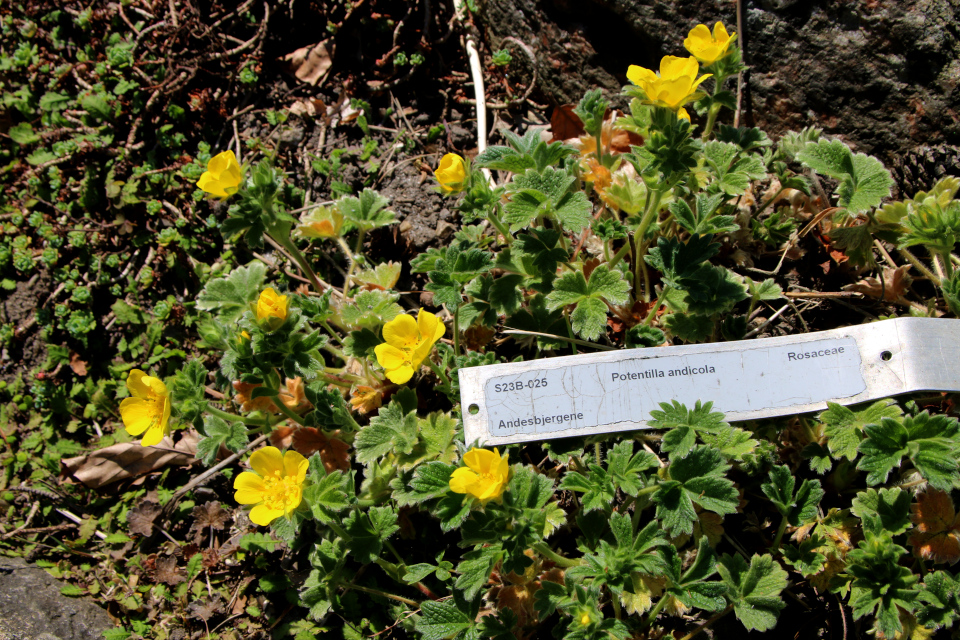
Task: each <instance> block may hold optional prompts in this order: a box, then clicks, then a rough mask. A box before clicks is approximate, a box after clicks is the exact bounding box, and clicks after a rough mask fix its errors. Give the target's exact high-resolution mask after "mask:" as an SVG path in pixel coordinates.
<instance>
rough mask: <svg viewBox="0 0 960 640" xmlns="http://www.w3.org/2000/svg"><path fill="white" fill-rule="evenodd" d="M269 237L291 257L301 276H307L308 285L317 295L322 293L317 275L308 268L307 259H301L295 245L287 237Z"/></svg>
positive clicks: (321, 286) (300, 254)
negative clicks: (301, 273)
mask: <svg viewBox="0 0 960 640" xmlns="http://www.w3.org/2000/svg"><path fill="white" fill-rule="evenodd" d="M270 237H271V238H273V240H274V241H275V242H276V243H277V244H279V245H280V246H281V247H283V248H284V249H286V250H287V253H289V254H290V255H291V256H293V259H294V261H295V262H296V263H297V266H298V267H300V270H301V271H303V275H305V276H307V279H308V280H310V284H312V285H313V288H314V289H316V290H317V293H323V291H324V287H323V285H322V284H320V281H319V280H317V274H315V273H314V272H313V269H311V268H310V263H308V262H307V259H306V258H304V257H303V254H302V253H300V250H299V249H297V245H295V244H294V243H293V241H292V240H291V239H290V237H289V235H288V236H286V237H283V236H281V237H275V236H274V235H273V234H270Z"/></svg>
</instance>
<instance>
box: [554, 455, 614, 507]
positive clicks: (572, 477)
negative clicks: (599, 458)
mask: <svg viewBox="0 0 960 640" xmlns="http://www.w3.org/2000/svg"><path fill="white" fill-rule="evenodd" d="M589 470H590V473H589V475H583V474H582V473H580V472H579V471H570V472H568V473H567V474H566V475H564V476H563V480H561V481H560V488H561V489H566V490H568V491H577V492H579V493H582V494H583V497H582V498H581V499H580V503H581V505H582V507H583V511H584V513H589V512H590V511H595V510H597V509H603V510H607V511H609V509H610V506H611V505H612V504H613V501H614V498H615V497H616V495H617V492H616V489H615V488H614V486H613V481H612V480H611V479H610V475H609V474H608V473H607V471H606V470H605V469H604V468H603V467H601V466H600V465H598V464H590V465H589Z"/></svg>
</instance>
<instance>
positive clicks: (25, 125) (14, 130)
mask: <svg viewBox="0 0 960 640" xmlns="http://www.w3.org/2000/svg"><path fill="white" fill-rule="evenodd" d="M7 135H8V136H10V138H11V139H12V140H13V141H14V142H16V143H17V144H19V145H27V144H33V143H34V142H37V141H38V140H39V139H40V136H39V135H37V134H36V133H34V131H33V126H31V124H30V123H29V122H21V123H20V124H18V125H15V126H13V127H10V129H9V130H8V131H7Z"/></svg>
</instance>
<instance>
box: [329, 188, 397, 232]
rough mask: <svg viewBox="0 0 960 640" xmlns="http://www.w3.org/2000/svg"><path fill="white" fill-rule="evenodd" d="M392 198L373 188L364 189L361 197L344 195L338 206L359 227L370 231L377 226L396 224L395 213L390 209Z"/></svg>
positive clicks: (338, 201) (344, 215) (347, 218)
mask: <svg viewBox="0 0 960 640" xmlns="http://www.w3.org/2000/svg"><path fill="white" fill-rule="evenodd" d="M389 204H390V200H389V199H388V198H385V197H383V196H381V195H380V194H379V193H377V192H376V191H374V190H373V189H364V190H363V191H362V192H361V193H360V196H359V197H356V196H344V197H342V198H340V199H339V200H337V203H336V207H337V209H338V210H339V211H340V213H341V214H343V217H344V218H345V219H346V220H348V221H349V222H351V223H353V225H354V226H356V227H357V228H358V229H362V230H363V231H370V230H371V229H376V228H377V227H383V226H386V225H390V224H395V223H396V222H397V220H396V219H395V217H394V216H395V214H394V213H393V211H388V210H387V206H389Z"/></svg>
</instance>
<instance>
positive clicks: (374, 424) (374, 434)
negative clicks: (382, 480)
mask: <svg viewBox="0 0 960 640" xmlns="http://www.w3.org/2000/svg"><path fill="white" fill-rule="evenodd" d="M418 426H419V423H418V420H417V414H416V412H415V411H411V412H409V413H404V412H403V409H402V408H401V406H400V403H398V402H397V401H396V400H394V401H392V402H391V403H390V404H388V405H387V406H385V407H382V408H381V409H380V412H379V413H378V414H377V415H376V416H375V417H373V418H372V419H371V420H370V424H368V425H367V426H365V427H363V428H362V429H361V430H360V432H359V433H358V434H357V437H356V440H355V441H354V447H355V448H356V451H357V461H358V462H360V463H362V464H372V463H374V462H376V461H377V460H378V459H379V458H381V457H383V456H385V455H387V454H388V453H396V454H401V455H402V454H409V453H412V452H413V448H414V447H415V446H416V444H417V442H418V439H419V438H418V435H417V431H418Z"/></svg>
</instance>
